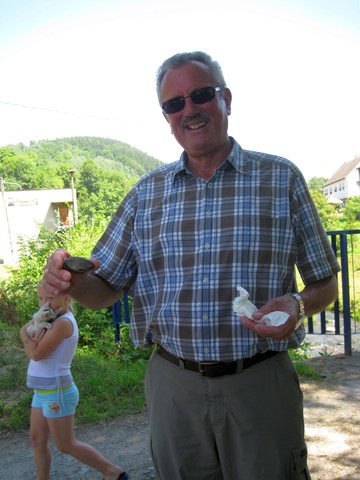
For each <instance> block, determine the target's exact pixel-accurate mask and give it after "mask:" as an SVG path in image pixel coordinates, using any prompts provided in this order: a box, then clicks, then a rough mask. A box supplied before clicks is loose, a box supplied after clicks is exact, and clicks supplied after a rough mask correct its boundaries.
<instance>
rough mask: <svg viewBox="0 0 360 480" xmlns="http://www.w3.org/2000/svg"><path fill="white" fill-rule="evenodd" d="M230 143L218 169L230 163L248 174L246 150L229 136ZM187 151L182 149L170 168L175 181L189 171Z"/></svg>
mask: <svg viewBox="0 0 360 480" xmlns="http://www.w3.org/2000/svg"><path fill="white" fill-rule="evenodd" d="M230 140H231V143H232V144H233V146H232V149H231V151H230V153H229V155H228V157H227V158H226V159H225V160H224V161H223V163H222V164H221V165H220V167H219V169H225V168H226V167H227V166H228V165H229V164H230V165H232V166H233V167H234V168H235V170H237V171H238V172H239V173H242V174H248V173H249V168H248V164H247V161H246V151H245V150H243V149H242V148H241V146H240V145H239V144H238V143H237V141H236V140H235V139H234V138H233V137H230ZM186 161H187V153H186V152H185V151H183V153H182V154H181V156H180V159H179V160H178V161H177V162H176V163H175V167H174V169H173V170H172V180H173V182H174V181H175V179H176V177H177V176H178V175H181V174H182V175H184V174H188V173H190V172H189V171H188V169H187V167H186Z"/></svg>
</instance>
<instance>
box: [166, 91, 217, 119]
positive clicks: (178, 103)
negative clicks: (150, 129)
mask: <svg viewBox="0 0 360 480" xmlns="http://www.w3.org/2000/svg"><path fill="white" fill-rule="evenodd" d="M222 89H223V87H218V86H217V87H204V88H200V89H199V90H195V91H194V92H192V93H190V95H188V96H187V97H175V98H170V100H166V102H164V103H163V104H162V105H161V108H162V109H163V111H164V112H165V113H167V114H171V113H177V112H181V110H183V108H184V107H185V100H186V99H187V98H191V100H192V101H193V102H194V103H196V105H201V104H202V103H207V102H210V100H212V99H213V98H214V97H215V93H216V92H220V90H222Z"/></svg>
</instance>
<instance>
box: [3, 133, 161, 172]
mask: <svg viewBox="0 0 360 480" xmlns="http://www.w3.org/2000/svg"><path fill="white" fill-rule="evenodd" d="M6 148H8V149H11V150H13V151H14V152H15V154H29V155H34V156H35V157H36V158H37V160H38V162H39V163H40V164H42V163H43V164H45V165H49V164H56V165H59V164H62V163H63V164H71V165H72V166H73V167H74V168H75V169H78V168H79V167H80V165H81V164H82V163H83V162H84V160H89V159H90V160H93V162H94V163H95V164H96V165H97V166H98V167H100V168H103V169H105V170H113V171H117V172H122V173H124V174H125V175H126V176H127V177H140V176H141V175H143V174H144V173H146V172H148V171H150V170H153V169H154V168H157V167H158V166H160V165H162V162H161V161H160V160H157V159H155V158H153V157H150V156H149V155H147V154H146V153H144V152H142V151H141V150H138V149H136V148H134V147H132V146H130V145H128V144H126V143H123V142H120V141H118V140H112V139H109V138H100V137H70V138H60V139H56V140H42V141H39V142H31V144H30V146H28V147H27V146H25V145H24V144H21V143H20V144H17V145H11V146H8V147H6ZM0 163H1V159H0Z"/></svg>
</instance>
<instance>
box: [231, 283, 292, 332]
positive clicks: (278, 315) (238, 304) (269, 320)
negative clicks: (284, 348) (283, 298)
mask: <svg viewBox="0 0 360 480" xmlns="http://www.w3.org/2000/svg"><path fill="white" fill-rule="evenodd" d="M236 289H237V291H238V292H239V296H238V297H236V298H234V301H233V310H234V312H235V313H236V314H237V315H239V317H244V316H245V317H248V318H251V319H252V320H254V319H253V317H252V315H253V313H254V312H255V311H257V308H256V306H255V305H254V304H253V303H252V302H250V300H249V293H248V292H247V291H246V290H245V288H243V287H240V286H237V287H236ZM288 318H289V315H288V314H287V313H286V312H281V311H276V312H270V313H267V314H266V315H264V316H263V317H262V318H261V319H260V320H254V322H257V323H264V324H265V325H268V326H272V327H280V325H283V324H284V323H285V322H286V320H287V319H288Z"/></svg>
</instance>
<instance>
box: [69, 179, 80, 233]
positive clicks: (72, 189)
mask: <svg viewBox="0 0 360 480" xmlns="http://www.w3.org/2000/svg"><path fill="white" fill-rule="evenodd" d="M69 173H70V177H71V196H72V204H73V215H74V225H76V224H77V221H78V211H77V199H76V193H75V187H74V173H75V170H69Z"/></svg>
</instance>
